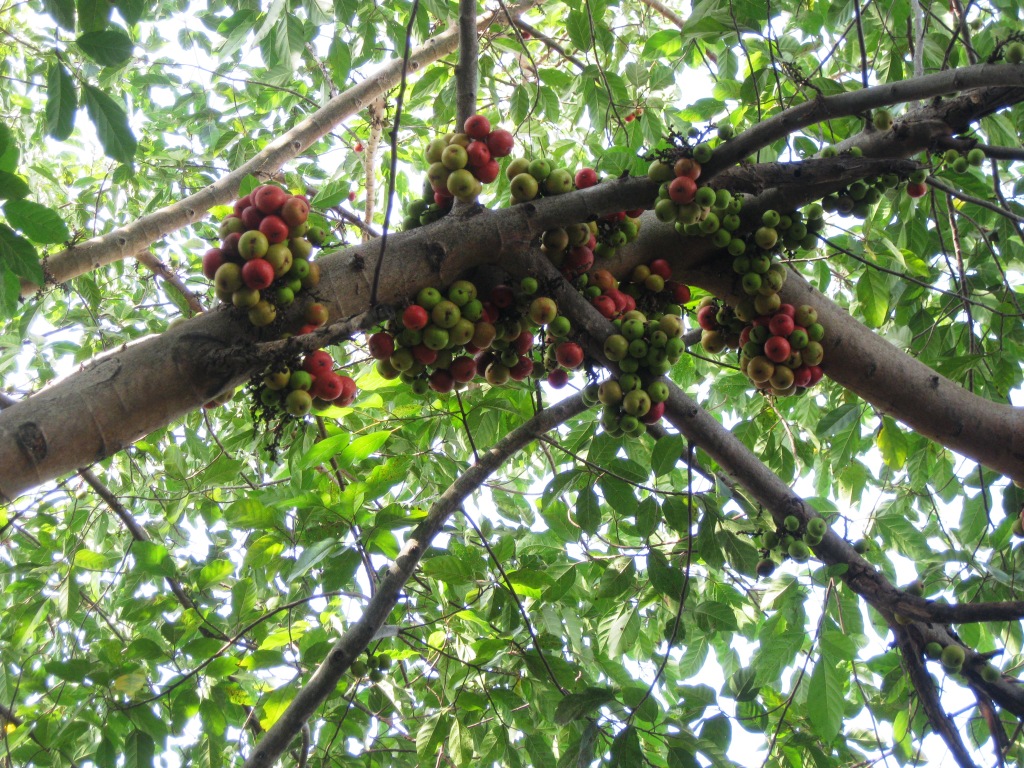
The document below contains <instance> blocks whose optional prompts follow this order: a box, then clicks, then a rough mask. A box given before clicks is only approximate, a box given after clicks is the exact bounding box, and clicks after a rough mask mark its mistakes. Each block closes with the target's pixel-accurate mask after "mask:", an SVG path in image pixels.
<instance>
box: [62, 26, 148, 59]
mask: <svg viewBox="0 0 1024 768" xmlns="http://www.w3.org/2000/svg"><path fill="white" fill-rule="evenodd" d="M75 42H76V43H77V44H78V47H79V48H81V49H82V50H83V51H84V52H85V54H86V55H87V56H88V57H89V58H91V59H92V60H93V61H95V62H96V63H97V64H101V65H102V66H104V67H120V66H121V65H122V64H124V63H125V62H127V61H128V60H129V59H130V58H131V57H132V50H133V49H134V47H135V44H134V43H133V42H132V39H131V38H130V37H128V35H127V34H126V33H124V32H122V31H121V30H120V29H105V30H102V31H100V32H86V33H85V34H84V35H80V36H79V38H78V39H77V40H75Z"/></svg>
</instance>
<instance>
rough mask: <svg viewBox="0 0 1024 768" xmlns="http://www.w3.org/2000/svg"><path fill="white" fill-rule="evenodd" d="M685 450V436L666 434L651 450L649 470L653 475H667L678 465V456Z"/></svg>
mask: <svg viewBox="0 0 1024 768" xmlns="http://www.w3.org/2000/svg"><path fill="white" fill-rule="evenodd" d="M685 451H686V438H684V437H683V436H682V435H668V436H666V437H663V438H661V439H660V440H658V442H656V443H655V444H654V450H653V451H651V470H652V471H653V472H654V474H655V476H657V477H661V476H662V475H667V474H668V473H669V472H671V471H672V470H673V469H675V468H676V467H677V466H678V465H679V457H680V456H682V455H683V453H684V452H685Z"/></svg>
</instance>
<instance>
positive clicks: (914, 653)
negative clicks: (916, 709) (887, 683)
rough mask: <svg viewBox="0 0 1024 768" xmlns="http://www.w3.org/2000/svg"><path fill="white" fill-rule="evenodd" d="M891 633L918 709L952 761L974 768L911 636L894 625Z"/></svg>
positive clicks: (966, 767) (972, 761)
mask: <svg viewBox="0 0 1024 768" xmlns="http://www.w3.org/2000/svg"><path fill="white" fill-rule="evenodd" d="M894 631H895V632H896V639H897V643H898V645H899V649H900V653H901V654H902V656H903V666H904V668H905V669H906V670H907V672H908V674H909V677H910V682H911V684H912V685H913V686H914V690H915V691H917V695H918V696H919V697H920V700H921V706H922V708H923V709H924V713H925V715H927V717H928V722H929V723H931V725H932V728H934V729H935V732H936V733H938V734H939V736H940V737H941V738H942V740H943V741H944V742H945V743H946V746H947V747H948V748H949V751H950V752H951V753H952V755H953V759H954V760H956V764H957V765H958V766H960V768H976V766H975V763H974V760H972V759H971V755H970V752H968V751H967V747H966V745H965V744H964V742H963V739H961V738H960V732H959V731H958V730H957V728H956V724H955V723H954V722H953V720H952V719H951V718H950V716H949V715H947V714H946V711H945V710H944V709H943V708H942V702H940V701H939V692H938V690H936V688H935V682H934V681H933V680H932V676H931V675H930V674H928V670H927V669H926V668H925V666H924V662H923V661H922V659H921V651H920V650H919V649H918V648H917V647H916V645H915V644H914V641H913V640H912V639H911V637H910V633H909V632H907V630H906V629H904V628H902V627H900V626H899V625H898V624H897V625H895V627H894Z"/></svg>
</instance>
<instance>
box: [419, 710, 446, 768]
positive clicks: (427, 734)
mask: <svg viewBox="0 0 1024 768" xmlns="http://www.w3.org/2000/svg"><path fill="white" fill-rule="evenodd" d="M450 728H451V717H450V716H448V715H446V714H444V713H443V712H438V713H436V714H433V715H431V716H430V717H428V718H427V719H426V720H424V721H423V725H421V726H420V729H419V730H418V731H417V732H416V754H417V755H418V756H419V758H420V761H421V762H422V763H423V764H424V765H426V764H428V763H429V764H431V765H432V764H433V760H432V759H431V758H433V756H434V755H435V754H436V753H437V748H438V747H439V746H440V745H441V743H442V742H443V741H444V737H445V736H446V735H447V734H448V731H449V729H450Z"/></svg>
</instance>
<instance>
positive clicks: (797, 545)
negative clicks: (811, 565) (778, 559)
mask: <svg viewBox="0 0 1024 768" xmlns="http://www.w3.org/2000/svg"><path fill="white" fill-rule="evenodd" d="M787 554H788V555H789V556H790V557H791V558H792V559H793V560H794V561H796V562H798V563H806V562H807V560H808V559H809V558H810V557H811V549H810V547H808V546H807V544H805V543H804V542H802V541H800V540H799V539H797V540H796V541H794V542H793V543H792V544H790V545H789V549H788V550H787Z"/></svg>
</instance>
